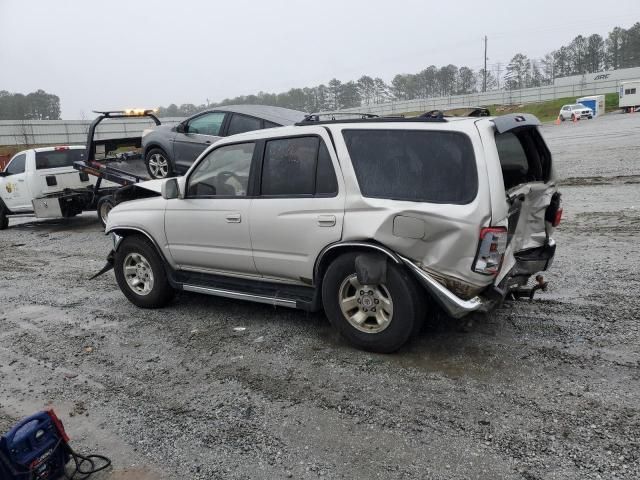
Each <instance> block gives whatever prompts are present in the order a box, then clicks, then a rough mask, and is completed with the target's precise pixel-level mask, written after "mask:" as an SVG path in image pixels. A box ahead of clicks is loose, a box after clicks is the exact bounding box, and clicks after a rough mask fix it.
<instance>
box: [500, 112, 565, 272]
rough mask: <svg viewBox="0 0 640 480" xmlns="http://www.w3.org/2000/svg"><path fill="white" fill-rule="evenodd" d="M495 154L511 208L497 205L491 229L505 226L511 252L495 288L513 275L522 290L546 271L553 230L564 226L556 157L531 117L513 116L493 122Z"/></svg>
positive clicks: (503, 265) (550, 255)
mask: <svg viewBox="0 0 640 480" xmlns="http://www.w3.org/2000/svg"><path fill="white" fill-rule="evenodd" d="M493 123H494V126H495V127H494V128H495V130H494V138H495V148H496V150H497V155H498V158H499V160H500V168H501V171H502V180H503V184H504V191H505V195H506V204H504V200H503V201H502V202H503V205H492V207H493V213H494V217H493V218H492V225H500V224H503V223H504V217H505V216H506V220H507V222H506V228H507V241H506V251H505V254H504V259H503V262H502V266H501V268H500V272H499V273H498V275H497V276H496V280H495V283H496V284H500V283H501V282H502V280H503V279H504V278H505V277H506V276H507V274H509V277H510V278H512V279H513V282H512V283H513V284H522V283H524V282H526V280H527V279H528V278H529V276H531V275H532V274H534V273H537V272H539V271H542V270H546V269H547V268H548V267H549V266H550V264H551V261H552V260H553V255H554V253H555V242H554V241H553V239H552V238H551V235H552V233H553V229H554V228H555V227H556V226H557V225H558V223H559V222H560V217H561V215H562V209H561V208H560V194H559V193H558V191H557V187H556V184H555V179H554V172H553V164H552V159H551V153H550V151H549V148H548V147H547V145H546V143H545V141H544V139H543V138H542V135H541V134H540V132H539V130H538V126H539V125H540V122H539V121H538V119H537V118H535V117H534V116H532V115H524V114H514V115H505V116H502V117H497V118H495V119H494V120H493Z"/></svg>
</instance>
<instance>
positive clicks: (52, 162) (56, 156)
mask: <svg viewBox="0 0 640 480" xmlns="http://www.w3.org/2000/svg"><path fill="white" fill-rule="evenodd" d="M84 157H85V150H84V149H79V148H74V149H67V150H54V151H51V152H36V170H44V169H47V168H62V167H72V166H73V163H74V162H79V161H81V160H84Z"/></svg>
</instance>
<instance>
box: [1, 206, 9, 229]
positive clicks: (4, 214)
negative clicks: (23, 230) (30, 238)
mask: <svg viewBox="0 0 640 480" xmlns="http://www.w3.org/2000/svg"><path fill="white" fill-rule="evenodd" d="M7 213H8V212H7V207H5V206H4V204H3V203H2V202H0V230H5V229H7V228H8V227H9V218H8V217H7Z"/></svg>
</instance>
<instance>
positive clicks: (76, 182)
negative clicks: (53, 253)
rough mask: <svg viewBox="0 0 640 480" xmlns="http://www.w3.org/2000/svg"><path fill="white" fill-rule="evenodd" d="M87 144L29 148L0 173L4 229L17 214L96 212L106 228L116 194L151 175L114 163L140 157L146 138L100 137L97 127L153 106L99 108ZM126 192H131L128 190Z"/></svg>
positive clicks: (0, 225)
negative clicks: (114, 108)
mask: <svg viewBox="0 0 640 480" xmlns="http://www.w3.org/2000/svg"><path fill="white" fill-rule="evenodd" d="M94 113H97V114H98V117H96V119H95V120H93V122H92V123H91V125H90V126H89V131H88V132H87V143H86V146H85V147H83V146H72V145H64V146H57V147H43V148H35V149H30V150H24V151H21V152H18V153H17V154H15V155H14V156H13V157H12V159H11V160H10V161H9V163H8V164H7V166H6V167H5V169H4V170H3V171H1V172H0V230H2V229H5V228H7V227H8V225H9V218H10V217H12V216H27V215H32V216H35V217H36V218H61V217H62V218H68V217H73V216H75V215H78V214H79V213H81V212H83V211H92V210H96V211H97V212H98V218H99V219H100V222H101V223H102V225H103V227H104V225H105V224H106V220H107V216H108V215H109V211H110V210H111V209H112V208H113V206H114V205H115V204H116V203H117V200H116V195H115V194H116V192H117V191H118V190H119V189H122V187H127V186H130V185H133V184H136V183H138V182H142V181H146V180H148V178H146V177H143V176H140V175H136V174H134V173H131V172H128V171H125V170H123V169H121V168H118V167H115V166H113V164H114V163H121V162H127V161H131V160H136V159H139V158H141V152H140V148H141V143H142V137H126V138H115V139H107V140H95V136H96V128H97V127H98V125H99V124H100V123H101V122H102V121H104V120H106V119H117V118H132V117H133V118H140V117H148V118H150V119H151V120H153V122H154V123H155V124H156V125H160V124H161V122H160V120H159V119H158V118H157V117H156V115H155V113H154V110H143V109H130V110H117V111H113V110H110V111H94ZM123 190H124V193H123V194H124V195H126V191H127V189H126V188H125V189H123Z"/></svg>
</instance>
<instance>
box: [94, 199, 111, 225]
mask: <svg viewBox="0 0 640 480" xmlns="http://www.w3.org/2000/svg"><path fill="white" fill-rule="evenodd" d="M115 206H116V202H115V200H114V199H113V197H112V196H111V195H107V196H105V197H102V198H101V199H100V200H98V208H97V211H98V219H99V220H100V223H101V224H102V227H103V228H104V227H106V226H107V218H109V212H111V210H112V209H113V207H115Z"/></svg>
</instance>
